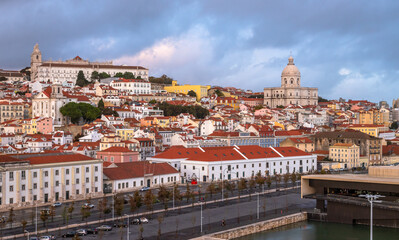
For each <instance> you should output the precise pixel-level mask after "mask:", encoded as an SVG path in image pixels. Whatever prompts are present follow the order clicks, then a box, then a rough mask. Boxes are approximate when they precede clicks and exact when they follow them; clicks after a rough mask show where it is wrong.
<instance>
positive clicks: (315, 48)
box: [0, 1, 399, 103]
mask: <svg viewBox="0 0 399 240" xmlns="http://www.w3.org/2000/svg"><path fill="white" fill-rule="evenodd" d="M78 4H79V5H78ZM92 4H93V2H90V1H89V2H86V3H81V2H78V1H67V2H63V3H57V4H55V3H53V2H51V1H31V2H21V1H2V3H0V6H2V8H3V7H4V8H5V9H8V11H7V13H5V14H3V15H2V16H1V17H0V19H1V21H2V22H5V23H7V22H8V23H12V24H5V27H4V28H2V29H1V30H0V34H1V35H2V36H4V37H3V38H2V39H0V44H1V45H2V47H1V52H2V53H3V54H1V55H0V68H3V69H22V68H24V67H26V66H29V55H30V53H31V51H32V48H33V46H34V44H35V43H39V45H40V48H41V50H42V52H43V58H44V59H45V60H48V59H53V60H57V59H63V60H65V59H70V58H73V57H75V56H76V55H79V56H80V57H82V58H84V59H89V60H91V61H96V60H113V61H114V63H116V64H126V65H142V66H144V67H147V68H149V70H150V75H155V76H159V75H161V74H167V75H168V76H171V77H172V78H174V79H176V80H178V81H179V83H182V84H183V83H187V84H210V85H221V86H234V87H238V88H244V89H251V90H254V91H257V92H261V91H262V90H263V88H264V87H278V86H279V83H280V76H281V71H282V69H283V68H284V66H285V64H286V62H287V58H288V57H289V56H290V52H292V55H293V56H294V58H295V59H296V65H297V67H298V68H299V70H300V71H301V74H302V79H303V80H302V83H303V86H306V87H309V86H314V87H318V88H319V95H320V96H322V97H324V98H329V99H338V98H339V97H343V98H346V99H368V100H371V101H374V102H378V101H380V100H386V101H387V102H388V103H390V102H391V101H392V99H394V98H395V99H396V98H397V95H396V93H395V88H394V86H395V85H396V82H397V80H396V79H397V77H398V74H399V72H398V71H397V69H396V66H397V65H398V62H397V61H398V60H397V59H396V58H395V57H394V56H393V54H394V52H395V51H394V49H395V48H396V40H398V38H399V35H398V31H396V30H395V26H396V23H397V22H398V21H399V19H398V17H397V16H395V12H396V10H397V9H398V4H397V3H395V2H393V1H383V2H382V3H378V4H377V3H362V4H361V5H360V4H359V2H357V1H355V2H351V3H347V2H343V1H336V2H333V3H331V2H329V3H323V4H322V3H318V2H315V1H307V2H305V3H301V4H298V3H284V2H283V3H274V2H263V1H252V2H250V3H249V4H248V3H245V4H244V3H243V2H240V1H236V2H233V4H229V5H226V2H225V1H219V2H217V3H215V2H211V1H201V2H199V1H194V2H184V1H181V2H179V1H174V2H173V3H168V4H166V3H165V2H162V1H159V2H156V3H155V4H153V5H152V6H148V4H147V3H145V2H140V1H139V2H134V3H132V2H130V1H125V2H123V1H122V2H121V3H120V4H111V3H107V2H103V3H101V4H96V7H92ZM77 6H79V7H77ZM342 6H345V7H342ZM24 11H29V13H30V14H26V15H20V14H18V13H20V12H24ZM54 23H56V24H54ZM22 29H23V30H22ZM26 34H29V36H30V37H29V38H26V37H23V36H26ZM10 43H11V44H10ZM5 46H7V47H5ZM243 79H246V80H245V83H246V84H245V86H244V85H242V82H243ZM354 89H356V91H355V90H354Z"/></svg>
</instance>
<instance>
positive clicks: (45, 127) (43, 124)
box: [36, 118, 53, 134]
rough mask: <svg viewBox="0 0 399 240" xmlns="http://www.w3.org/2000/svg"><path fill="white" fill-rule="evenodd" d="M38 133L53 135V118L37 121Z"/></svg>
mask: <svg viewBox="0 0 399 240" xmlns="http://www.w3.org/2000/svg"><path fill="white" fill-rule="evenodd" d="M36 125H37V132H40V133H43V134H51V133H52V132H53V119H52V118H41V119H39V120H37V121H36Z"/></svg>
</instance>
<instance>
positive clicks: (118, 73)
mask: <svg viewBox="0 0 399 240" xmlns="http://www.w3.org/2000/svg"><path fill="white" fill-rule="evenodd" d="M114 77H117V78H123V73H121V72H117V73H116V74H115V75H114Z"/></svg>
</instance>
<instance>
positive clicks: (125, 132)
mask: <svg viewBox="0 0 399 240" xmlns="http://www.w3.org/2000/svg"><path fill="white" fill-rule="evenodd" d="M134 132H135V130H134V129H132V128H122V129H116V135H117V136H119V137H121V139H122V141H126V140H130V139H132V138H134Z"/></svg>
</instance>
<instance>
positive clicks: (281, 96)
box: [264, 56, 318, 108]
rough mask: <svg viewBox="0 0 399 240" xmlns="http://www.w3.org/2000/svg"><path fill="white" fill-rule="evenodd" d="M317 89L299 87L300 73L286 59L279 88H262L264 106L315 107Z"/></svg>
mask: <svg viewBox="0 0 399 240" xmlns="http://www.w3.org/2000/svg"><path fill="white" fill-rule="evenodd" d="M317 100H318V89H317V88H310V87H301V73H300V72H299V69H298V68H297V67H296V66H295V64H294V58H293V57H292V56H290V57H289V58H288V64H287V66H286V67H285V68H284V70H283V72H282V73H281V87H274V88H264V105H265V106H266V107H269V108H275V107H277V106H284V107H285V106H288V105H301V106H306V105H317Z"/></svg>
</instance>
